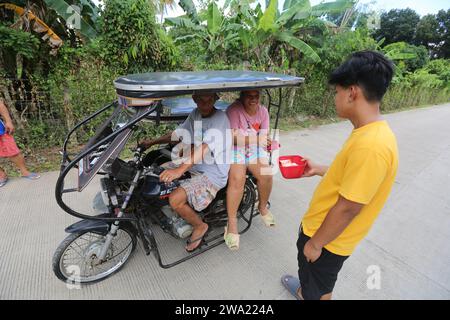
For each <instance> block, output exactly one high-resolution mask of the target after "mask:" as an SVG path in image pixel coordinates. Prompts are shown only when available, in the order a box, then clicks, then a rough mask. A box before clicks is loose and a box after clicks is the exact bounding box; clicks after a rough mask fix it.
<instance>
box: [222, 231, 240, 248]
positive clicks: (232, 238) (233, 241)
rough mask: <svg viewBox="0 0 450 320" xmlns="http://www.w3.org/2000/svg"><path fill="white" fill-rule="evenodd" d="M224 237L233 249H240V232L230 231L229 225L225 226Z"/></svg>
mask: <svg viewBox="0 0 450 320" xmlns="http://www.w3.org/2000/svg"><path fill="white" fill-rule="evenodd" d="M223 238H224V240H225V244H226V245H227V247H228V248H229V249H230V250H231V251H236V250H238V249H239V234H236V233H228V225H227V226H226V227H225V233H224V235H223Z"/></svg>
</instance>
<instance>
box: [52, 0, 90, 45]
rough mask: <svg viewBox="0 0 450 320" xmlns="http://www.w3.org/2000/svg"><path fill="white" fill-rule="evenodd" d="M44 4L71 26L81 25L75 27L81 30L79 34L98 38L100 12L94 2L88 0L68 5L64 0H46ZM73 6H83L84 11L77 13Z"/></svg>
mask: <svg viewBox="0 0 450 320" xmlns="http://www.w3.org/2000/svg"><path fill="white" fill-rule="evenodd" d="M44 2H45V3H46V4H47V7H48V8H51V9H53V10H55V11H56V12H57V13H58V15H59V16H60V17H62V18H63V19H64V20H65V21H66V22H68V23H69V25H70V24H74V23H77V24H79V25H77V26H74V27H76V28H79V32H80V33H81V34H82V35H83V36H85V37H86V38H88V39H93V38H95V37H96V36H97V30H95V22H96V20H97V18H98V10H97V7H96V6H95V4H93V3H92V2H90V1H88V0H82V1H78V2H75V3H67V2H66V1H64V0H44ZM71 2H72V1H71ZM72 5H77V6H78V5H82V9H84V10H82V11H81V12H77V11H76V10H74V9H73V8H72V7H71V6H72Z"/></svg>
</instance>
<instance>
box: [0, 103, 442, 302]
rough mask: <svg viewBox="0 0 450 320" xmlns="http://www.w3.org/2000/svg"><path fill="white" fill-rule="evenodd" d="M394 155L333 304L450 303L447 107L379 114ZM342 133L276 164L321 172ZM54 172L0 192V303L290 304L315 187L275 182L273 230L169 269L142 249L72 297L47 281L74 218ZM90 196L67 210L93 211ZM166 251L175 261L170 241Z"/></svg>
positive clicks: (310, 136) (300, 146)
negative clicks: (393, 170) (310, 166)
mask: <svg viewBox="0 0 450 320" xmlns="http://www.w3.org/2000/svg"><path fill="white" fill-rule="evenodd" d="M386 119H387V120H388V121H389V123H390V125H391V127H392V129H393V131H394V132H395V133H396V135H397V138H398V143H399V149H400V167H399V173H398V176H397V179H396V183H395V186H394V189H393V191H392V194H391V196H390V199H389V201H388V203H387V205H386V206H385V208H384V210H383V212H382V213H381V215H380V217H379V218H378V220H377V221H376V224H375V225H374V227H373V229H372V230H371V232H370V233H369V235H368V237H367V238H366V239H365V240H364V241H363V242H362V243H361V244H360V245H359V247H358V248H357V250H356V252H355V253H354V254H353V256H352V257H350V258H349V259H348V260H347V261H346V263H345V264H344V267H343V269H342V272H341V273H340V276H339V279H338V282H337V284H336V288H335V292H334V298H335V299H450V245H449V243H450V197H449V194H450V104H447V105H441V106H434V107H428V108H424V109H417V110H412V111H406V112H400V113H396V114H391V115H387V116H386ZM351 129H352V127H351V124H350V123H349V122H341V123H336V124H332V125H326V126H321V127H318V128H314V129H308V130H301V131H294V132H289V133H284V134H282V136H281V144H282V152H281V153H282V154H301V155H305V156H309V157H310V158H312V159H315V160H316V161H318V162H322V163H329V162H331V161H332V159H333V157H334V155H335V154H336V152H338V150H339V149H340V146H341V145H342V143H343V142H344V140H345V139H346V137H347V136H348V135H349V133H350V131H351ZM57 176H58V173H57V172H50V173H45V174H43V175H42V178H41V179H40V180H38V181H27V180H24V179H12V180H11V181H10V182H9V183H8V185H6V186H5V187H4V188H2V189H1V190H0V216H1V217H2V223H1V224H0V299H291V297H290V296H289V294H288V293H287V292H286V291H285V290H284V288H283V287H282V286H281V284H280V276H281V275H282V274H285V273H291V274H296V272H297V261H296V254H297V250H296V246H295V242H296V237H297V230H298V227H299V223H300V219H301V217H302V215H303V214H304V212H305V210H306V209H307V205H308V203H309V200H310V198H311V196H312V193H313V190H314V188H315V187H316V185H317V183H318V182H319V178H310V179H298V180H289V181H288V180H284V179H283V178H282V177H281V176H280V174H278V175H277V176H276V178H275V182H274V190H273V194H272V197H271V202H272V211H273V212H274V214H275V215H276V218H277V223H278V224H277V226H276V227H275V228H272V229H268V228H266V227H265V226H264V225H263V223H262V221H260V220H259V217H257V219H256V221H254V224H253V225H252V228H251V229H250V230H249V231H248V232H247V233H245V234H244V235H243V236H241V248H240V250H239V251H237V252H230V251H229V250H228V249H227V248H226V246H225V245H221V246H219V247H217V248H215V249H213V250H210V251H208V252H207V253H205V254H203V255H200V256H198V257H196V258H194V259H192V260H190V261H187V262H185V263H183V264H181V265H178V266H176V267H174V268H171V269H167V270H166V269H162V268H160V267H159V266H158V263H157V261H156V259H155V258H154V257H153V256H152V255H151V256H145V255H144V253H143V250H142V249H141V248H140V247H138V248H137V250H136V252H135V253H134V256H133V257H132V259H131V260H130V261H129V262H128V264H127V265H126V266H125V267H124V268H123V269H122V270H121V271H120V272H118V273H117V274H115V275H113V276H112V277H110V278H108V279H106V280H105V281H102V282H100V283H97V284H94V285H88V286H84V287H82V288H81V289H68V288H67V286H66V284H65V283H64V282H61V281H59V280H58V279H57V278H56V277H55V276H54V274H53V272H52V268H51V260H52V255H53V253H54V250H55V249H56V247H57V246H58V244H59V243H60V242H61V241H62V240H63V239H64V237H65V236H66V234H65V233H64V228H65V227H66V226H67V225H69V224H71V223H73V222H75V221H76V219H75V218H73V217H71V216H69V215H67V214H65V213H64V212H63V211H62V210H61V209H60V208H59V207H58V206H57V204H56V202H55V199H54V186H55V181H56V178H57ZM94 192H95V188H91V190H87V191H86V196H84V195H83V197H84V198H78V199H70V201H73V203H74V204H78V205H80V206H82V207H83V206H84V207H86V208H87V207H89V205H90V201H91V199H92V195H93V193H94ZM164 246H165V248H166V249H168V250H174V251H176V250H178V251H180V250H181V251H182V243H181V242H177V241H176V240H171V239H170V238H169V240H168V241H167V242H166V243H165V245H164Z"/></svg>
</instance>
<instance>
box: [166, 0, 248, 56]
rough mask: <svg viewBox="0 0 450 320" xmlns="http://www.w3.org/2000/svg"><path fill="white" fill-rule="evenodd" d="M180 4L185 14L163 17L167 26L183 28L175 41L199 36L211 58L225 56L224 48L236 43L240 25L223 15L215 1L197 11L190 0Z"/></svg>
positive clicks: (183, 0)
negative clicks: (202, 9) (204, 8)
mask: <svg viewBox="0 0 450 320" xmlns="http://www.w3.org/2000/svg"><path fill="white" fill-rule="evenodd" d="M180 6H181V7H182V8H183V9H184V10H185V12H186V15H184V16H180V17H175V18H166V19H165V24H166V25H167V26H169V27H176V28H179V29H182V30H183V32H182V35H181V36H178V37H176V38H175V42H179V41H186V40H189V39H192V38H199V39H201V40H202V42H203V43H205V46H206V47H207V51H208V53H209V56H210V58H212V59H213V58H225V56H224V55H225V52H226V50H227V49H228V48H229V47H230V46H232V45H234V44H236V43H238V40H239V34H238V33H237V30H240V29H241V28H242V26H241V25H240V24H237V23H233V21H232V20H230V19H228V18H227V17H225V16H224V14H223V12H222V11H221V10H220V9H219V7H218V6H217V4H216V3H215V2H210V3H209V4H208V6H207V8H206V10H204V11H201V12H197V10H196V8H195V5H194V3H193V1H192V0H181V1H180Z"/></svg>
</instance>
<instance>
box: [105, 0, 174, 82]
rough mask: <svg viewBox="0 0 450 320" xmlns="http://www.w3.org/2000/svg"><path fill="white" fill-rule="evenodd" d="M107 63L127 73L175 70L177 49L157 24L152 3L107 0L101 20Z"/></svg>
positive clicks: (145, 1)
mask: <svg viewBox="0 0 450 320" xmlns="http://www.w3.org/2000/svg"><path fill="white" fill-rule="evenodd" d="M101 30H102V37H101V42H100V44H101V46H102V48H103V50H104V56H105V59H104V60H105V61H106V62H108V63H109V64H111V65H114V66H116V67H117V68H120V69H122V70H123V72H125V73H136V72H145V71H158V70H166V69H173V68H174V67H175V66H176V65H177V63H178V61H177V57H178V54H177V52H176V47H175V46H174V45H173V43H172V41H171V39H170V38H169V37H167V36H166V35H165V34H164V33H163V32H162V30H161V29H160V27H159V26H157V25H156V22H155V13H154V8H153V7H152V6H151V5H150V1H148V0H107V1H106V2H105V8H104V10H103V12H102V19H101Z"/></svg>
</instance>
